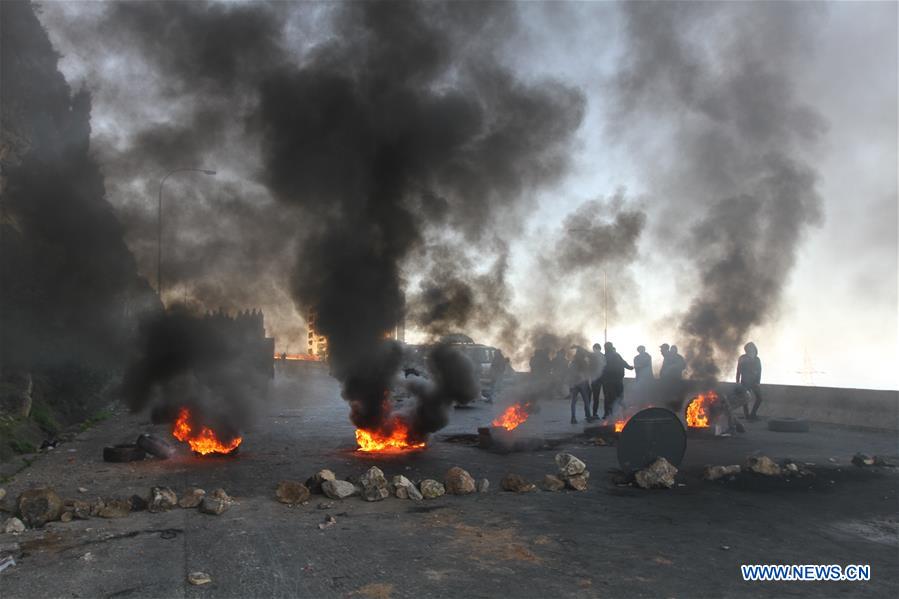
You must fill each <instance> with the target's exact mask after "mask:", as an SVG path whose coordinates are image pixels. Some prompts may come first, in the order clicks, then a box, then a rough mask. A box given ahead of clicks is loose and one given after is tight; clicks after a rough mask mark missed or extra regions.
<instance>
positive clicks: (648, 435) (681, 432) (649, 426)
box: [618, 408, 687, 472]
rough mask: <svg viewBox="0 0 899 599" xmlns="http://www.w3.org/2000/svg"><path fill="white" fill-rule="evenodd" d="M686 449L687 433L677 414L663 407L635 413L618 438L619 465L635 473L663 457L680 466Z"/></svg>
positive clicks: (626, 470)
mask: <svg viewBox="0 0 899 599" xmlns="http://www.w3.org/2000/svg"><path fill="white" fill-rule="evenodd" d="M686 450H687V431H686V429H685V428H684V425H683V423H682V422H681V420H680V418H678V416H677V414H675V413H674V412H672V411H671V410H666V409H665V408H646V409H645V410H641V411H639V412H637V413H636V414H634V415H633V416H632V417H631V419H630V420H628V421H627V424H626V425H624V430H622V431H621V436H620V437H619V438H618V464H619V465H620V466H621V469H622V470H624V471H625V472H634V471H635V470H640V469H641V468H645V467H646V466H649V465H650V464H652V463H653V462H654V461H655V460H656V458H665V459H666V460H668V461H669V462H671V463H672V464H673V465H675V466H679V465H680V463H681V460H683V459H684V452H686Z"/></svg>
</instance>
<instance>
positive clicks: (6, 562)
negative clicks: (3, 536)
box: [0, 555, 16, 572]
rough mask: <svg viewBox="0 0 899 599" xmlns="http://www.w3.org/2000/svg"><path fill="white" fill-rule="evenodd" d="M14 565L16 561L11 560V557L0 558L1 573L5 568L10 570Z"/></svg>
mask: <svg viewBox="0 0 899 599" xmlns="http://www.w3.org/2000/svg"><path fill="white" fill-rule="evenodd" d="M15 565H16V560H15V559H13V556H11V555H7V556H5V557H0V572H3V571H4V570H6V569H7V568H12V567H13V566H15Z"/></svg>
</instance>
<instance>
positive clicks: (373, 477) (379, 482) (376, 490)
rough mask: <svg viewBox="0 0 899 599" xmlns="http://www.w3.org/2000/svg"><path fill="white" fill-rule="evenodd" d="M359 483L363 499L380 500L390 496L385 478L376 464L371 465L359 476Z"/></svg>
mask: <svg viewBox="0 0 899 599" xmlns="http://www.w3.org/2000/svg"><path fill="white" fill-rule="evenodd" d="M359 483H360V484H361V485H362V498H363V499H364V500H365V501H382V500H384V499H387V498H388V497H389V496H390V490H389V489H388V488H387V478H385V477H384V472H382V471H381V469H380V468H378V467H377V466H372V467H371V468H369V469H368V470H367V471H366V472H365V474H363V475H362V476H361V477H359Z"/></svg>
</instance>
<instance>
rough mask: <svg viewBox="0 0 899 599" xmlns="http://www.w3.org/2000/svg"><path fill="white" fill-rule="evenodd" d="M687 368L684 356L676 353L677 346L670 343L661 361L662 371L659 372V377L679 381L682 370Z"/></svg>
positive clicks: (682, 374)
mask: <svg viewBox="0 0 899 599" xmlns="http://www.w3.org/2000/svg"><path fill="white" fill-rule="evenodd" d="M686 369H687V361H686V360H684V357H683V356H682V355H680V354H679V353H677V346H676V345H672V346H671V347H669V348H668V353H667V354H665V361H664V362H663V363H662V372H661V373H660V374H659V378H660V379H668V380H672V381H679V380H681V379H682V378H683V377H684V370H686Z"/></svg>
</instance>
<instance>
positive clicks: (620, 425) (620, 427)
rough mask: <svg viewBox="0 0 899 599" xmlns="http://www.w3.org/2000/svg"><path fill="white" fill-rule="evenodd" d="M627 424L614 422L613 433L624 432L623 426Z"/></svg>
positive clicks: (622, 421)
mask: <svg viewBox="0 0 899 599" xmlns="http://www.w3.org/2000/svg"><path fill="white" fill-rule="evenodd" d="M625 424H627V420H616V421H615V432H616V433H620V432H621V431H623V430H624V425H625Z"/></svg>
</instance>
